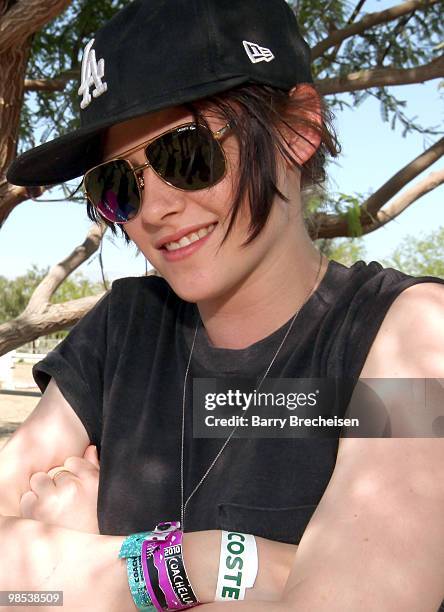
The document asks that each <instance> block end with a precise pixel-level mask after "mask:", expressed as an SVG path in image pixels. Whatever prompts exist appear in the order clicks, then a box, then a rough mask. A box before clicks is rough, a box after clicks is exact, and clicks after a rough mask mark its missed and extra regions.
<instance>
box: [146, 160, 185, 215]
mask: <svg viewBox="0 0 444 612" xmlns="http://www.w3.org/2000/svg"><path fill="white" fill-rule="evenodd" d="M140 179H141V180H142V184H143V187H142V186H141V191H142V204H141V206H142V209H141V211H140V213H139V215H140V217H141V221H142V223H146V224H150V225H159V224H162V223H164V221H165V219H166V218H167V217H169V216H173V215H175V214H178V213H181V212H183V210H184V208H185V205H186V196H187V193H186V192H184V191H181V190H180V189H175V188H174V187H172V186H171V185H168V184H167V183H166V182H165V181H163V180H162V179H161V178H160V177H159V176H158V175H157V174H156V173H155V172H154V170H153V169H152V168H151V167H150V166H149V165H147V166H146V167H144V168H143V169H141V170H140V171H139V184H140Z"/></svg>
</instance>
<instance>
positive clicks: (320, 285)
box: [0, 0, 444, 611]
mask: <svg viewBox="0 0 444 612" xmlns="http://www.w3.org/2000/svg"><path fill="white" fill-rule="evenodd" d="M79 96H80V107H81V120H82V128H80V129H79V130H77V131H76V132H74V133H72V134H69V135H67V136H64V137H62V138H60V139H57V140H56V141H53V142H51V143H47V144H45V145H42V146H41V147H38V148H37V149H34V150H32V151H30V152H27V153H26V154H24V155H23V156H21V157H20V158H19V159H18V160H16V162H15V163H14V164H13V166H12V167H11V169H10V172H9V175H8V177H9V179H10V180H11V182H14V183H17V184H26V185H31V184H32V185H35V184H53V183H54V184H55V183H58V182H62V181H64V180H68V179H70V178H74V177H76V176H79V175H81V174H85V179H84V185H85V189H86V192H87V196H88V200H89V204H88V207H89V208H88V210H89V214H90V216H91V217H92V218H94V219H97V218H99V216H101V217H104V218H105V219H106V220H107V222H108V223H109V224H110V225H111V226H112V227H113V228H114V227H115V225H116V224H117V225H120V227H121V228H122V229H123V231H124V232H125V234H126V236H127V237H128V239H129V240H132V241H134V243H135V244H136V245H137V246H138V248H139V249H140V250H141V251H142V252H143V254H144V255H145V256H146V257H147V259H149V261H150V262H151V263H152V264H153V266H154V267H155V268H156V269H157V270H158V271H159V272H160V274H161V276H162V278H158V277H148V278H142V279H140V278H133V279H121V280H119V281H117V282H115V283H114V284H113V288H112V290H111V292H110V293H109V294H107V296H105V297H104V298H103V299H102V300H101V301H100V303H99V304H98V305H97V306H96V307H95V308H94V309H93V311H91V312H90V313H89V314H88V315H87V316H86V317H85V318H84V319H83V320H82V321H81V322H80V323H79V324H78V325H77V326H76V327H75V328H74V329H73V330H72V332H71V333H70V335H69V336H68V338H67V339H66V340H65V341H64V342H63V343H62V344H61V345H60V346H59V347H58V349H57V350H56V351H54V352H52V353H50V354H49V355H48V356H47V358H46V359H45V360H44V361H43V362H41V363H40V364H38V365H37V366H36V368H35V370H34V374H35V377H36V380H37V382H38V384H39V385H40V387H41V388H42V390H44V391H45V392H44V396H43V399H42V401H41V403H40V405H39V407H38V408H37V409H36V411H35V413H34V414H33V415H32V416H31V417H30V419H29V420H28V421H27V422H25V424H24V425H22V427H21V428H20V429H19V431H18V432H17V434H15V436H13V438H12V440H11V442H10V443H9V444H8V445H7V446H6V447H5V450H4V451H3V452H2V454H1V455H0V457H1V458H2V462H3V463H2V465H3V466H4V467H3V473H6V472H7V471H8V470H9V474H8V480H7V482H8V483H10V482H12V481H14V482H17V481H19V484H18V485H16V486H15V488H14V489H13V492H12V493H11V494H10V498H5V501H4V505H3V513H4V514H8V513H11V514H12V515H14V513H17V508H18V509H19V512H20V513H21V516H23V517H24V518H26V519H36V520H40V521H46V522H47V523H49V524H52V525H53V526H52V527H50V528H49V527H47V529H48V532H45V533H48V534H49V535H48V536H47V538H46V539H44V538H43V536H42V535H41V532H39V531H36V532H37V533H38V534H39V536H38V537H42V538H43V539H42V541H43V542H44V543H45V544H46V547H47V548H46V549H45V550H48V551H49V552H47V565H45V564H44V563H42V564H41V566H42V567H41V568H39V567H36V566H37V563H36V564H35V565H32V564H31V567H32V569H33V573H32V580H33V581H34V582H33V584H39V583H38V581H37V578H36V577H35V573H37V575H38V576H39V577H40V579H41V580H42V581H43V578H44V577H45V576H46V575H47V568H48V566H49V565H51V564H52V565H53V566H55V567H56V568H57V571H56V572H55V576H52V577H51V578H50V579H49V582H47V583H45V585H47V584H50V587H51V588H55V586H56V585H57V584H60V582H57V580H59V581H60V580H62V579H63V580H65V581H68V585H67V586H66V582H65V590H66V597H67V602H66V603H65V605H67V606H68V609H69V607H70V606H71V607H72V608H73V609H77V608H76V605H78V604H79V602H85V601H88V605H89V604H90V602H91V598H92V597H93V594H92V593H93V590H92V587H89V585H90V584H91V581H92V577H93V576H94V579H95V580H97V581H98V582H96V583H95V584H96V592H97V593H98V594H99V596H100V597H99V600H100V601H97V602H94V609H107V610H111V609H119V610H121V609H126V608H128V609H132V608H133V607H134V604H132V603H131V599H130V598H129V591H128V587H127V586H126V590H125V585H124V577H125V570H124V564H123V562H122V561H121V560H119V562H118V563H117V562H116V560H115V559H114V558H113V555H112V554H110V552H111V551H114V553H113V554H114V556H116V553H117V550H118V548H119V547H120V545H121V544H122V541H123V538H122V537H121V536H122V534H125V535H126V534H132V533H136V532H142V531H144V530H147V529H153V527H154V526H155V525H156V524H157V523H159V522H160V521H166V520H167V521H180V522H181V524H182V528H183V529H184V531H185V532H186V533H185V538H184V558H185V560H186V567H187V571H188V576H189V578H190V582H191V584H192V586H193V589H194V593H195V595H196V598H197V599H198V600H199V601H200V602H201V603H203V605H204V609H208V610H218V609H219V608H220V607H221V606H225V607H224V608H223V609H228V608H230V606H231V607H235V608H239V609H240V608H243V609H245V610H249V609H251V610H252V609H253V607H254V610H258V609H262V608H263V609H267V610H276V611H277V610H289V609H294V610H297V609H307V610H319V611H321V610H327V609H328V610H332V609H334V610H336V609H337V610H341V611H344V610H350V611H351V610H353V611H355V610H358V609H360V610H374V609H378V610H382V609H384V610H392V609H393V610H395V609H396V610H400V609H406V610H407V609H409V610H413V609H414V610H420V609H421V610H424V611H425V610H430V611H432V610H434V609H436V608H437V606H438V605H439V604H440V602H441V600H442V599H443V596H444V576H443V575H442V574H443V572H442V567H444V552H443V551H444V530H443V527H442V525H441V520H440V518H438V517H440V513H441V510H440V503H442V502H443V501H444V492H443V490H442V486H441V485H440V484H438V483H440V482H442V473H443V460H442V442H441V440H440V439H437V440H428V439H426V440H423V439H410V438H405V439H402V438H399V439H398V438H396V439H392V440H382V439H365V438H357V437H341V438H340V439H338V435H336V436H334V435H333V436H332V435H331V434H330V436H326V437H325V436H323V437H320V436H318V437H317V436H316V435H314V436H313V435H312V436H310V435H308V434H307V435H306V436H304V437H299V438H290V439H284V438H275V439H264V438H247V439H238V438H236V437H235V436H233V435H232V429H231V428H230V429H228V431H227V432H226V436H225V440H220V439H214V438H208V439H201V438H195V437H193V435H192V426H193V422H192V414H193V408H192V403H191V402H192V399H191V396H192V392H193V391H194V394H197V393H198V392H199V388H198V387H196V386H194V389H193V386H192V380H193V379H194V381H197V379H209V378H215V377H218V376H222V377H225V379H228V381H230V380H232V379H235V378H247V377H249V378H252V379H254V380H255V381H257V388H259V387H260V386H261V385H262V384H264V385H266V383H267V379H269V378H307V379H325V378H337V379H340V380H342V379H346V378H347V379H348V384H347V385H342V386H340V387H339V388H338V391H337V395H336V396H331V397H332V402H331V404H332V406H331V407H330V409H331V410H332V412H333V414H335V415H339V416H343V415H344V413H345V410H346V408H347V405H348V403H349V400H350V397H351V395H352V392H353V390H354V389H355V387H356V384H357V380H358V378H359V377H367V378H398V377H400V378H403V377H404V378H407V377H409V378H417V377H418V378H420V377H427V378H432V377H436V378H438V377H440V376H442V374H443V366H442V362H443V360H442V348H441V347H442V340H443V331H442V329H443V326H442V318H443V288H442V286H441V285H442V282H443V281H441V280H440V279H436V278H433V277H422V278H413V277H410V276H407V275H405V274H402V273H401V272H399V271H396V270H391V269H388V270H384V269H383V268H382V267H381V266H380V265H379V264H377V263H375V262H373V263H372V264H369V265H367V264H365V263H364V262H358V263H357V264H355V266H352V268H346V267H344V266H341V265H340V264H337V263H335V262H333V261H330V262H329V261H327V260H326V259H325V258H324V257H323V256H322V255H321V254H320V253H319V252H318V251H317V249H316V247H315V245H314V244H313V243H312V242H311V240H310V238H309V235H308V233H307V230H306V228H305V225H304V222H303V214H302V213H303V205H302V198H301V189H302V188H304V187H309V186H311V185H313V184H315V183H317V182H320V181H321V180H322V179H323V176H324V175H323V163H324V159H325V155H326V154H327V153H329V154H331V155H335V154H336V152H337V145H336V142H335V138H334V136H333V134H332V131H331V128H329V125H328V117H327V113H326V111H325V109H324V107H323V105H322V102H321V100H320V99H319V96H318V95H317V93H316V90H315V88H314V86H313V85H312V78H311V74H310V67H309V50H308V47H307V46H306V44H305V42H304V41H303V39H302V38H301V37H300V34H299V31H298V28H297V24H296V22H295V20H294V17H293V15H292V13H291V11H290V9H289V8H288V6H287V5H286V3H285V2H284V1H283V0H273V1H271V2H270V0H268V1H267V2H266V3H265V2H264V1H263V0H247V1H246V0H242V2H241V1H239V2H235V3H231V4H230V6H226V5H225V4H224V3H220V2H217V1H216V0H211V1H206V2H204V1H203V0H201V1H199V2H198V1H195V2H193V3H192V4H190V3H185V2H184V1H183V0H174V1H170V2H169V3H165V2H161V1H160V0H158V1H156V2H153V1H150V2H148V1H147V0H136V1H135V2H133V3H132V4H130V5H129V6H128V7H126V8H125V9H124V10H123V11H121V12H120V13H118V14H117V15H116V16H115V17H114V19H113V20H112V21H111V22H109V23H108V24H106V25H105V26H104V28H103V29H102V30H101V31H100V32H98V33H97V36H96V38H95V40H94V41H91V43H89V44H88V46H87V47H86V49H85V53H84V57H83V62H82V80H81V84H80V88H79ZM48 159H51V164H50V165H49V164H48ZM418 311H420V312H421V313H422V315H423V316H422V327H420V328H419V329H415V337H414V338H412V337H411V335H410V334H409V333H407V332H409V331H410V330H411V328H412V324H413V323H414V322H415V321H416V318H417V312H418ZM350 382H351V384H350ZM37 431H38V432H39V433H38V434H37V433H36V432H37ZM52 433H54V436H52V435H51V434H52ZM392 433H393V432H392ZM378 434H380V435H383V431H380V432H378ZM47 437H51V445H48V444H45V441H46V438H47ZM31 439H34V440H36V439H37V441H36V442H35V441H34V448H35V450H34V451H31V452H30V453H28V456H27V457H26V459H23V458H22V457H20V460H19V456H20V451H21V450H22V449H23V448H25V447H26V445H27V444H29V441H30V440H31ZM89 444H95V445H97V447H98V449H99V450H100V479H99V481H98V478H99V470H98V460H97V459H96V458H95V457H94V454H93V453H92V451H91V450H90V449H88V450H87V451H86V455H85V456H84V457H83V455H84V453H85V449H87V447H88V445H89ZM82 457H83V458H82ZM67 458H68V459H67ZM419 458H420V460H419ZM16 462H18V464H17V465H16V467H14V468H12V467H11V466H12V465H13V464H14V463H16ZM8 466H9V467H8ZM54 466H58V467H56V469H54ZM62 467H63V470H62V469H61V468H62ZM67 470H68V471H67ZM30 474H34V475H33V476H32V478H31V480H30V487H29V486H28V482H27V479H28V478H29V475H30ZM55 474H57V477H55ZM59 474H60V475H59ZM53 476H54V478H55V481H54V480H52V477H53ZM5 479H6V477H5ZM5 482H6V480H5ZM97 485H98V501H97V504H98V526H99V530H100V533H101V534H108V535H100V536H99V535H95V536H91V535H89V534H85V533H84V534H79V533H77V532H74V531H67V530H66V529H64V528H66V527H68V528H77V529H84V530H85V531H91V530H94V528H95V526H96V525H95V514H94V513H93V512H92V507H94V504H95V502H96V497H95V496H96V489H97ZM28 489H29V491H28ZM413 491H414V492H413ZM412 498H413V499H412ZM381 500H384V505H383V506H382V505H381ZM315 511H316V512H315ZM401 511H402V513H403V518H404V521H403V522H402V523H401V522H399V521H398V517H399V514H400V512H401ZM425 521H427V524H428V525H429V526H430V532H428V533H424V529H422V525H423V524H424V522H425ZM308 523H309V525H308ZM11 525H12V526H13V527H14V528H15V529H17V530H18V531H20V528H21V525H23V521H22V522H21V521H20V520H19V521H15V522H13V523H11ZM26 525H27V526H28V529H30V530H32V529H34V530H38V529H39V526H38V525H37V523H35V522H31V523H26ZM55 525H57V527H56V526H55ZM307 525H308V527H307ZM0 528H1V524H0ZM220 530H222V531H225V530H233V531H235V532H237V533H241V534H253V535H254V536H256V543H257V548H258V558H259V566H258V573H257V577H256V579H255V581H254V585H253V586H252V587H251V588H248V589H247V590H246V594H245V599H246V601H244V602H240V601H236V602H231V603H227V602H226V601H224V602H223V603H220V604H219V603H214V604H211V603H208V604H205V602H210V601H212V600H213V599H214V594H215V591H216V582H217V578H218V562H219V548H220V542H221V535H220V533H221V532H220ZM413 532H414V533H415V539H413V538H412V533H413ZM67 534H69V535H67ZM302 536H303V538H302ZM51 538H52V539H51ZM68 538H69V539H68ZM301 538H302V539H301ZM415 540H416V542H417V543H418V544H414V542H415ZM54 541H55V542H60V543H61V544H60V546H62V549H63V546H65V545H67V543H68V541H69V542H70V541H73V542H74V544H75V546H74V550H75V553H74V561H75V563H74V561H73V560H72V559H67V558H66V556H63V555H62V554H61V553H60V548H57V547H55V546H53V544H52V542H54ZM3 543H4V545H5V547H6V550H7V544H8V542H7V541H6V536H4V540H3ZM12 545H13V544H12V543H11V547H12ZM298 545H299V546H298ZM96 546H97V547H98V548H95V547H96ZM85 548H87V549H88V550H89V551H91V554H92V555H94V556H96V553H95V552H92V551H96V550H97V551H100V552H98V553H97V555H103V557H102V556H101V558H100V562H99V561H97V560H94V562H93V563H92V562H91V560H90V556H85V552H84V549H85ZM82 555H83V556H82ZM413 555H415V557H416V562H417V564H419V566H420V567H421V572H420V573H418V572H417V571H416V569H415V568H414V567H413V566H412V563H411V558H412V556H413ZM70 563H71V564H72V565H73V567H71V566H70V565H69V564H70ZM79 567H80V568H82V570H83V575H84V577H85V579H84V581H83V582H82V584H84V585H86V586H84V587H83V589H80V592H77V593H76V592H75V587H74V586H73V585H71V586H70V583H69V579H68V578H67V576H69V575H71V572H73V571H74V568H79ZM105 568H107V570H106V571H105ZM144 569H145V568H144ZM105 574H107V575H106V576H105ZM419 574H420V575H419ZM26 579H27V580H31V577H30V576H29V575H28V576H27V577H26ZM21 580H22V583H21V584H22V585H24V586H23V588H29V586H26V585H28V584H29V582H28V583H26V582H23V580H24V579H23V578H22V579H21ZM5 584H6V583H5ZM8 584H12V583H8ZM14 584H19V578H18V577H17V578H16V582H15V583H14ZM364 585H365V586H364ZM0 586H1V588H6V586H4V585H3V584H0ZM50 587H45V588H50ZM89 588H91V590H89ZM107 593H108V595H107ZM233 593H234V591H233ZM233 597H234V596H233ZM76 598H77V599H76ZM82 598H85V599H82ZM107 598H108V599H107ZM234 598H236V597H234ZM205 606H206V607H205Z"/></svg>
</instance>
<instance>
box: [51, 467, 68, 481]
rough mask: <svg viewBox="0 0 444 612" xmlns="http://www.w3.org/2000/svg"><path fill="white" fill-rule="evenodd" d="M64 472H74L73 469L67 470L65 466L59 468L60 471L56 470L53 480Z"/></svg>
mask: <svg viewBox="0 0 444 612" xmlns="http://www.w3.org/2000/svg"><path fill="white" fill-rule="evenodd" d="M63 472H68V474H72V472H71V470H67V469H65V468H63V469H62V470H59V471H58V472H56V473H55V474H54V475H53V476H52V481H53V482H55V480H56V478H57V476H59V475H60V474H63Z"/></svg>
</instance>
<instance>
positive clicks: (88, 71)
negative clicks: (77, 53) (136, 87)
mask: <svg viewBox="0 0 444 612" xmlns="http://www.w3.org/2000/svg"><path fill="white" fill-rule="evenodd" d="M93 45H94V38H93V39H92V40H91V41H90V42H89V43H88V44H87V45H86V47H85V51H84V53H83V60H82V82H81V84H80V88H79V96H83V99H82V101H81V102H80V108H81V109H82V110H83V109H85V108H86V107H87V106H89V105H90V104H91V101H92V99H93V98H92V97H91V94H90V93H89V90H90V88H91V87H93V86H94V89H93V92H92V95H93V97H94V98H98V97H99V96H101V95H102V94H104V93H105V91H107V89H108V85H107V84H106V83H105V82H104V81H102V79H103V78H104V76H105V60H104V59H101V60H99V62H98V63H97V60H96V52H95V51H94V49H93V48H92V47H93Z"/></svg>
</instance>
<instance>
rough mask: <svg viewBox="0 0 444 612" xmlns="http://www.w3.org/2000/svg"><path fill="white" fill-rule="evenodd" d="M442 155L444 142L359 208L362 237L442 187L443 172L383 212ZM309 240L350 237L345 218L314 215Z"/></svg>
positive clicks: (405, 193) (398, 173)
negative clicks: (433, 190)
mask: <svg viewBox="0 0 444 612" xmlns="http://www.w3.org/2000/svg"><path fill="white" fill-rule="evenodd" d="M443 155H444V138H441V139H440V140H439V141H438V142H436V143H435V144H434V145H432V146H431V147H430V148H429V149H427V150H426V151H424V153H422V154H421V155H419V156H418V157H416V158H415V159H414V160H412V161H411V162H410V163H408V164H407V165H406V166H404V168H402V169H401V170H399V172H397V173H396V174H394V175H393V176H392V177H391V178H390V179H389V180H388V181H386V182H385V183H384V184H383V185H382V186H381V187H380V188H379V189H378V190H377V191H375V193H373V194H372V195H371V196H370V197H369V198H367V200H366V201H365V202H363V204H362V205H361V206H360V211H361V212H360V222H361V226H362V233H363V234H367V233H369V232H372V231H374V230H375V229H377V228H378V227H380V226H381V225H385V223H387V222H388V221H390V220H391V219H392V218H394V217H395V216H397V215H398V214H399V213H400V212H402V210H404V209H405V208H407V206H409V205H410V204H412V203H413V202H414V201H416V200H417V199H418V198H420V197H421V196H422V195H424V194H425V193H427V192H428V191H431V190H432V189H435V188H436V187H438V186H439V185H440V184H441V183H442V180H441V177H442V171H439V172H438V173H432V174H431V175H429V177H428V178H427V179H424V180H423V181H420V182H419V183H418V184H417V185H415V186H413V187H412V188H410V189H409V190H408V191H406V192H404V193H403V194H401V195H399V196H398V197H397V199H396V200H394V201H393V202H392V203H391V204H390V206H389V207H387V208H385V209H384V211H382V210H381V209H382V207H383V206H384V205H385V204H386V203H387V202H389V200H391V199H392V198H393V197H394V196H396V195H397V194H398V193H399V192H400V191H401V189H403V188H404V187H405V185H407V184H408V183H409V182H410V181H412V180H413V179H414V178H416V177H417V176H418V175H419V174H420V173H421V172H423V171H424V170H426V169H427V168H429V167H430V166H431V165H432V164H434V163H435V162H436V161H437V160H438V159H440V158H441V157H442V156H443ZM310 225H311V226H312V229H311V231H310V234H311V236H312V238H318V237H319V238H336V237H339V236H350V232H349V226H348V220H347V216H346V215H345V214H335V215H333V214H325V213H317V214H315V215H313V219H312V222H311V223H310Z"/></svg>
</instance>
